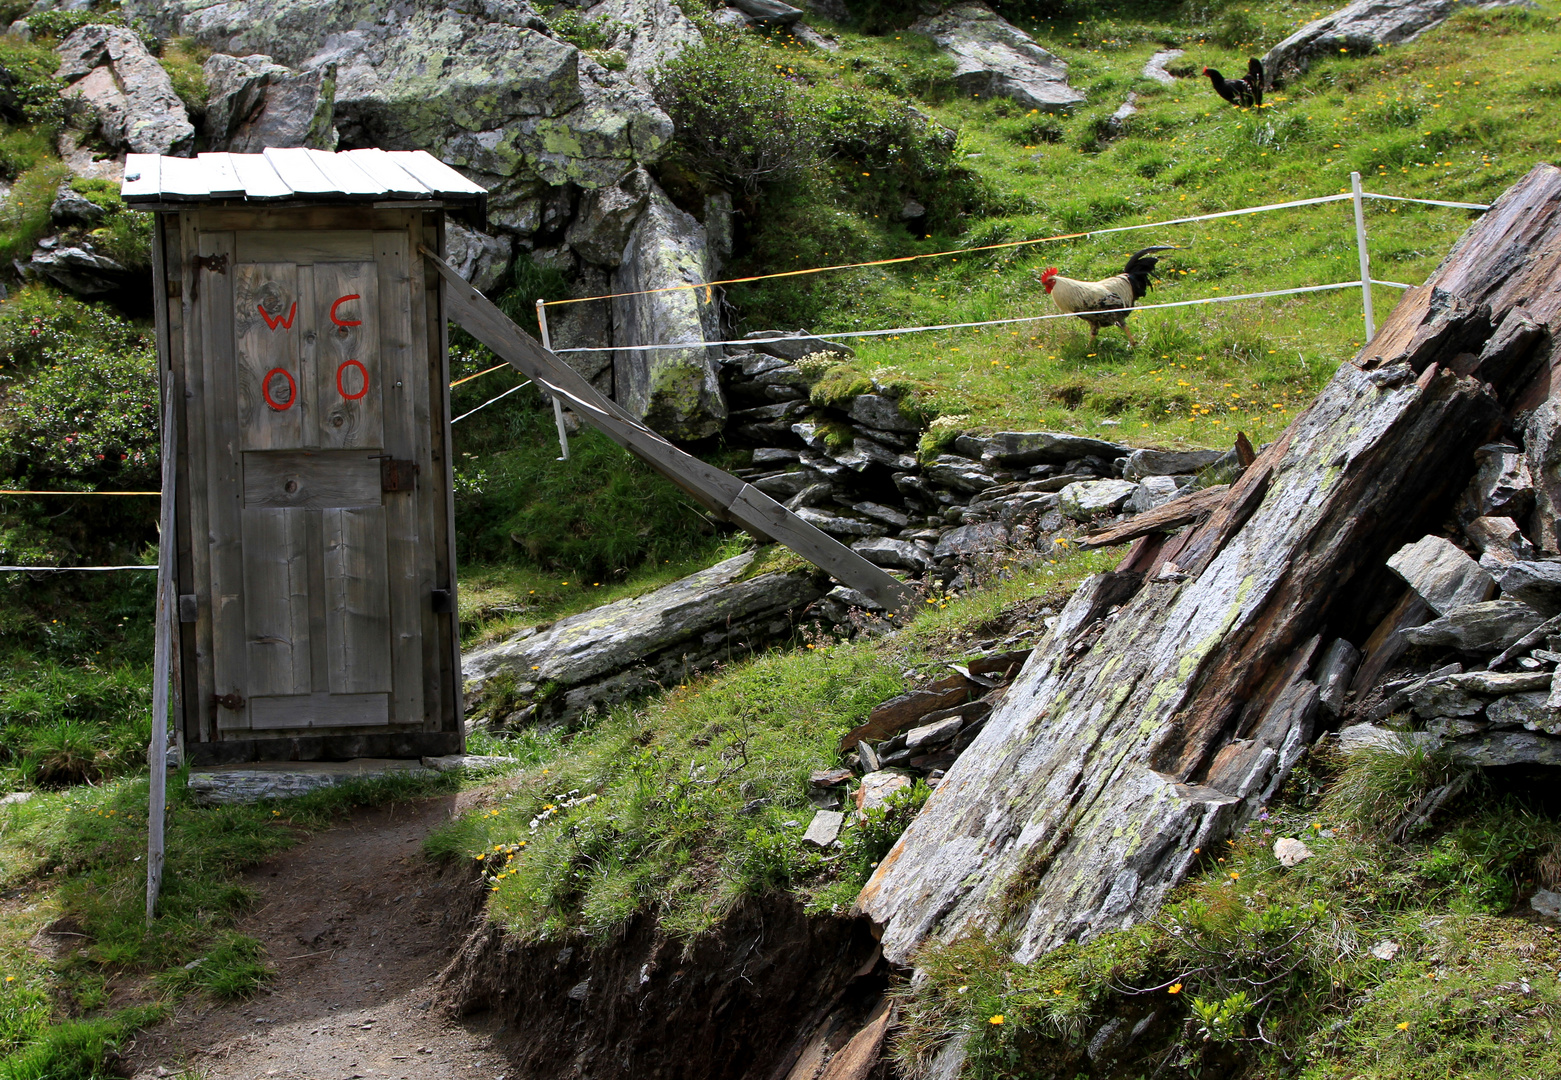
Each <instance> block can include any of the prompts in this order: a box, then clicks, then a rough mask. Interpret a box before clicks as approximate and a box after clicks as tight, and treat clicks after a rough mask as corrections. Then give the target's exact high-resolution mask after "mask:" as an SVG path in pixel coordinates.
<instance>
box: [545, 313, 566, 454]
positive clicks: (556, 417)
mask: <svg viewBox="0 0 1561 1080" xmlns="http://www.w3.org/2000/svg"><path fill="white" fill-rule="evenodd" d="M537 329H538V330H541V331H542V347H543V348H544V349H546V350H548V351H549V352H552V351H553V338H552V335H551V334H549V333H548V332H547V301H545V300H543V299H542V298H540V297H538V298H537ZM553 423H555V424H557V425H558V449H559V455H558V460H559V461H568V460H569V433H568V432H567V431H565V430H564V403H563V402H562V401H559V400H558V395H557V394H554V395H553Z"/></svg>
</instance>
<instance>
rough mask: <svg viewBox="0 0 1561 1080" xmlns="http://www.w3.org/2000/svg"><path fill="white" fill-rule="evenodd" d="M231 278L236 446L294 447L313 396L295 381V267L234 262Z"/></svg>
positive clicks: (300, 437)
mask: <svg viewBox="0 0 1561 1080" xmlns="http://www.w3.org/2000/svg"><path fill="white" fill-rule="evenodd" d="M206 276H207V277H210V276H212V275H209V274H208V275H206ZM232 276H233V296H234V314H233V326H234V339H235V346H236V352H235V385H234V390H235V393H236V394H237V395H238V396H237V399H236V401H235V405H236V407H237V415H238V424H239V436H240V439H241V446H242V448H243V449H245V450H272V449H278V450H280V449H293V448H295V447H297V446H299V445H301V443H302V440H303V430H304V422H305V416H306V415H307V413H308V412H309V411H310V409H311V402H310V398H311V397H312V396H313V395H312V393H311V391H310V388H309V387H308V386H307V385H306V384H305V383H304V382H303V380H302V379H301V378H299V375H300V371H299V367H298V339H299V337H300V336H301V335H302V334H303V332H304V330H303V327H302V326H300V325H299V324H298V268H297V267H296V266H294V265H293V264H292V263H237V264H236V265H235V266H234V267H233V274H232Z"/></svg>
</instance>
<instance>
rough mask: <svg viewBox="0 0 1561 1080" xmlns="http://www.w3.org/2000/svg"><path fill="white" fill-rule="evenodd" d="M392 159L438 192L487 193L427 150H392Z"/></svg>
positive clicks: (390, 152)
mask: <svg viewBox="0 0 1561 1080" xmlns="http://www.w3.org/2000/svg"><path fill="white" fill-rule="evenodd" d="M387 153H389V155H390V159H391V160H392V161H394V162H395V163H396V164H397V165H399V166H401V167H402V168H403V169H405V170H406V171H407V172H409V173H411V174H412V176H413V177H415V178H416V179H417V181H418V182H419V183H421V184H422V185H423V186H424V187H426V188H427V189H428V190H429V191H432V192H434V193H436V194H450V195H486V194H487V189H486V188H484V187H481V186H479V185H477V184H474V183H472V182H471V181H470V180H468V179H466V177H464V176H462V175H461V174H460V173H458V172H456V171H455V170H454V169H452V168H450V166H448V165H446V164H445V163H444V162H442V161H440V160H439V159H438V158H436V157H434V156H433V155H432V154H430V153H429V152H428V151H427V150H390V151H387Z"/></svg>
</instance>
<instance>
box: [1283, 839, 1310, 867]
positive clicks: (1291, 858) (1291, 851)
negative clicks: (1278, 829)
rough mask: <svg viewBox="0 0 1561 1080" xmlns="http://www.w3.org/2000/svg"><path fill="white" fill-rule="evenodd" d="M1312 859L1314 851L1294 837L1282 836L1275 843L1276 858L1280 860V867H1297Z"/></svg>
mask: <svg viewBox="0 0 1561 1080" xmlns="http://www.w3.org/2000/svg"><path fill="white" fill-rule="evenodd" d="M1311 857H1312V849H1311V848H1309V847H1307V846H1306V845H1305V844H1303V843H1302V842H1301V841H1299V840H1296V839H1294V838H1293V837H1289V836H1282V837H1280V838H1279V839H1278V840H1275V841H1274V858H1276V859H1278V860H1279V865H1280V866H1284V867H1290V866H1295V865H1296V864H1297V863H1302V862H1305V861H1306V860H1307V859H1310V858H1311Z"/></svg>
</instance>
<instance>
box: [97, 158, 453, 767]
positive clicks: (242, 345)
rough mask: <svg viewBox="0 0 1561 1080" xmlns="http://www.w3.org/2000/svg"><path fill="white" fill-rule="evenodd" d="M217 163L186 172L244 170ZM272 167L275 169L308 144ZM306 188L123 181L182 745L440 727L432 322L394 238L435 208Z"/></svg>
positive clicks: (303, 750)
mask: <svg viewBox="0 0 1561 1080" xmlns="http://www.w3.org/2000/svg"><path fill="white" fill-rule="evenodd" d="M342 156H343V155H337V157H342ZM425 156H426V155H425ZM228 157H229V158H232V157H237V155H229V156H228ZM252 157H260V155H252ZM387 157H388V155H387ZM159 160H160V163H161V164H163V165H164V166H166V163H167V162H169V161H172V160H175V159H159ZM430 160H432V159H430ZM373 163H374V164H376V165H378V166H384V165H386V162H384V161H381V160H379V159H374V161H373ZM221 164H222V165H223V166H224V168H225V169H226V171H225V172H224V171H221V170H217V171H212V170H208V173H209V174H210V175H213V176H216V177H217V178H218V179H220V178H221V177H222V176H228V177H229V179H228V180H227V181H226V182H227V183H229V184H230V185H233V184H236V183H237V181H235V180H233V179H232V175H240V176H242V175H244V171H245V170H241V169H238V168H237V167H236V166H234V165H233V163H232V162H231V161H226V160H225V161H224V162H222V163H221ZM284 164H286V165H287V166H288V167H289V168H290V169H291V170H292V171H291V172H289V171H288V168H284V169H281V170H278V173H277V175H281V176H288V175H292V176H293V177H294V178H295V181H296V180H297V176H298V173H297V170H298V169H300V168H302V167H303V166H304V165H307V164H308V161H307V160H304V159H298V160H297V161H293V160H291V159H289V161H288V162H285V163H284ZM253 165H254V163H253V162H251V163H249V164H247V165H246V166H245V168H246V169H247V170H248V171H249V172H254V167H253ZM132 167H135V163H131V164H130V165H127V188H128V187H129V177H128V174H129V172H130V170H131V168H132ZM140 167H141V168H142V169H145V168H146V166H145V165H144V164H142V165H141V166H140ZM179 168H180V166H174V167H172V168H170V169H168V170H167V171H168V172H169V173H173V172H177V171H178V169H179ZM184 186H185V187H186V188H193V187H198V185H196V184H193V183H184ZM403 186H410V181H407V182H405V184H404V185H403ZM308 196H309V200H310V201H309V203H308V204H306V205H298V204H297V203H296V202H294V203H289V202H287V201H285V200H282V199H280V198H279V199H278V201H276V202H271V203H264V202H256V201H252V200H251V201H242V202H241V201H237V200H233V199H225V198H221V197H217V196H216V195H209V196H207V197H206V198H205V199H199V198H197V199H196V201H193V202H190V203H188V204H184V205H177V204H175V203H173V202H171V201H170V200H169V197H168V195H167V193H166V192H162V193H161V194H158V195H155V196H154V195H150V194H149V195H146V196H143V202H142V205H144V206H148V207H150V208H154V212H155V213H156V231H155V243H156V245H157V248H158V254H159V255H160V258H159V259H158V264H159V273H158V276H157V282H156V291H157V302H158V310H157V314H158V333H159V337H160V339H161V341H160V345H161V346H162V349H163V350H164V352H165V355H166V356H167V363H168V366H169V370H170V375H171V380H172V385H173V388H174V393H175V395H176V404H177V422H178V424H179V432H178V435H179V441H178V445H179V455H178V463H177V464H178V481H177V482H178V490H177V530H178V536H177V550H178V585H179V593H180V604H179V609H180V613H181V624H180V635H179V641H178V644H179V649H178V652H179V669H180V680H179V689H180V691H181V693H180V695H179V697H180V699H181V705H180V708H181V713H182V721H183V722H182V725H181V726H180V730H179V736H180V740H181V745H182V750H183V755H184V758H185V760H187V761H190V762H192V763H195V764H222V763H236V762H245V761H257V760H258V761H265V760H304V761H308V760H329V759H346V758H354V757H392V758H394V757H419V756H423V755H432V754H448V753H456V752H459V751H460V750H461V749H462V746H463V738H462V725H461V703H460V685H459V674H460V664H459V653H458V649H459V633H458V628H457V626H456V621H455V616H454V614H453V612H454V606H455V605H454V597H455V574H454V565H453V553H454V533H453V508H452V502H451V473H450V464H451V462H450V453H449V439H450V434H449V432H450V429H449V418H450V412H449V389H448V386H449V371H448V359H447V350H446V344H445V319H444V312H443V308H442V293H441V284H440V281H439V278H438V275H435V274H431V273H428V272H427V271H426V269H425V260H424V259H422V258H420V257H418V256H417V251H418V248H419V245H425V246H427V247H428V248H430V249H432V250H437V251H439V252H441V253H442V252H443V251H444V216H443V214H444V211H443V207H442V205H439V204H431V203H430V202H429V201H427V199H426V198H425V199H424V201H422V202H414V201H404V202H403V201H397V194H396V193H394V192H392V193H390V195H389V197H388V198H385V199H381V200H379V201H376V202H373V203H366V202H363V201H358V202H356V203H352V204H341V203H338V204H332V203H330V202H329V201H327V202H326V203H323V204H322V203H321V202H319V199H320V193H319V192H317V191H311V192H309V193H308ZM185 197H186V198H189V196H188V194H186V195H185ZM154 199H155V201H154Z"/></svg>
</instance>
